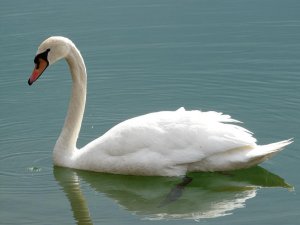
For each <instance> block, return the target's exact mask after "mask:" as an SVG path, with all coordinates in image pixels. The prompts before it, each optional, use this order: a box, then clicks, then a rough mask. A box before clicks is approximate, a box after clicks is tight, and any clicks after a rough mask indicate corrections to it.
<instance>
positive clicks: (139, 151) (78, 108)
mask: <svg viewBox="0 0 300 225" xmlns="http://www.w3.org/2000/svg"><path fill="white" fill-rule="evenodd" d="M62 58H65V59H66V61H67V62H68V65H69V68H70V71H71V75H72V80H73V86H72V95H71V99H70V104H69V109H68V113H67V116H66V119H65V123H64V127H63V129H62V131H61V134H60V136H59V138H58V140H57V142H56V145H55V147H54V151H53V161H54V164H55V165H58V166H63V167H70V168H75V169H82V170H91V171H98V172H108V173H117V174H131V175H159V176H181V175H184V174H186V173H187V172H191V171H225V170H234V169H240V168H247V167H251V166H253V165H256V164H258V163H261V162H262V161H264V160H266V159H268V158H269V157H270V156H272V155H274V154H275V153H277V152H278V151H279V150H281V149H282V148H283V147H285V146H286V145H288V144H290V143H292V140H291V139H289V140H285V141H281V142H277V143H273V144H268V145H261V146H260V145H256V139H255V138H254V137H252V133H251V132H250V131H248V130H246V129H244V128H242V127H240V126H238V125H235V124H233V123H236V122H238V121H237V120H234V119H231V117H230V116H228V115H223V114H222V113H218V112H201V111H198V110H193V111H186V110H185V109H184V108H180V109H178V110H177V111H163V112H156V113H150V114H147V115H143V116H139V117H135V118H132V119H129V120H126V121H124V122H122V123H120V124H118V125H116V126H115V127H113V128H112V129H110V130H109V131H108V132H106V133H105V134H104V135H103V136H101V137H99V138H97V139H96V140H94V141H92V142H90V143H89V144H87V145H86V146H84V147H83V148H82V149H77V148H76V142H77V138H78V135H79V131H80V127H81V122H82V118H83V114H84V107H85V99H86V83H87V74H86V68H85V64H84V61H83V58H82V56H81V54H80V52H79V50H78V49H77V48H76V46H75V45H74V44H73V42H72V41H71V40H69V39H67V38H65V37H50V38H48V39H46V40H45V41H44V42H43V43H42V44H41V45H40V47H39V48H38V51H37V55H36V57H35V59H34V62H35V64H36V65H35V68H34V70H33V72H32V75H31V76H30V78H29V80H28V84H29V85H31V84H32V83H33V82H35V81H36V80H37V79H38V78H39V76H40V75H41V74H42V73H43V72H44V70H45V69H46V68H47V67H48V65H51V64H53V63H55V62H56V61H57V60H59V59H62Z"/></svg>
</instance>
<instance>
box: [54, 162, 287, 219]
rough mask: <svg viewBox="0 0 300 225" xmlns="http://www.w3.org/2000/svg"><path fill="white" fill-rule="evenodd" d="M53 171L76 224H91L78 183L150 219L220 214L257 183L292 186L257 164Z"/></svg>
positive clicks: (231, 208)
mask: <svg viewBox="0 0 300 225" xmlns="http://www.w3.org/2000/svg"><path fill="white" fill-rule="evenodd" d="M53 173H54V176H55V179H56V180H57V182H58V183H59V185H60V186H61V187H62V188H63V190H64V192H65V194H66V196H67V198H68V200H69V202H70V204H71V208H72V212H73V215H74V219H75V220H76V221H77V224H92V220H91V218H90V213H89V209H88V205H87V202H86V201H85V198H84V196H83V195H82V192H81V190H80V182H85V183H87V184H88V185H89V186H90V187H91V188H92V189H94V190H96V191H97V192H99V193H103V194H105V195H106V196H107V197H109V198H111V199H113V200H114V201H115V202H117V203H118V204H119V205H120V206H122V207H123V208H125V209H126V210H127V211H129V212H131V213H132V214H137V215H141V216H143V217H144V218H146V219H153V220H159V219H193V220H199V219H202V218H215V217H220V216H225V215H228V214H232V213H233V211H234V210H235V209H238V208H242V207H244V206H245V203H246V201H247V200H248V199H250V198H253V197H255V196H256V192H257V190H258V189H259V188H263V187H282V188H287V189H292V188H293V187H292V186H290V185H288V184H287V183H285V181H284V179H282V178H281V177H279V176H277V175H275V174H272V173H270V172H268V171H267V170H265V169H263V168H261V167H253V168H250V169H245V170H239V171H234V172H229V173H226V174H223V173H191V174H189V178H187V177H186V178H172V177H141V176H124V175H113V174H104V173H94V172H86V171H78V170H72V169H67V168H60V167H54V170H53ZM182 179H183V180H182ZM100 204H101V203H100Z"/></svg>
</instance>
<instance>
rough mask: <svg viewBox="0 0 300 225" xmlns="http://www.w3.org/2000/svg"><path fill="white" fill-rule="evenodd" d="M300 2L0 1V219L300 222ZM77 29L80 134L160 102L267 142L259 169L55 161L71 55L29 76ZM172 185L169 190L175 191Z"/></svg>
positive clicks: (87, 135)
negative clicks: (111, 169)
mask: <svg viewBox="0 0 300 225" xmlns="http://www.w3.org/2000/svg"><path fill="white" fill-rule="evenodd" d="M299 12H300V1H298V0H286V1H279V0H199V1H196V0H185V1H179V0H172V1H171V0H150V1H149V0H148V1H146V0H114V1H108V0H105V1H103V0H100V1H96V0H94V1H79V0H75V1H58V0H52V1H34V0H28V1H21V0H10V1H2V2H1V3H0V50H1V51H0V76H1V82H0V106H1V111H0V115H1V117H0V119H1V123H0V151H1V152H0V153H1V156H0V224H5V225H6V224H46V225H47V224H49V225H50V224H76V223H78V224H92V223H93V224H130V225H132V224H172V225H173V224H206V225H214V224H231V225H232V224H288V225H294V224H297V223H299V219H300V197H299V195H298V189H299V188H300V179H299V171H300V163H299V160H300V153H299V148H300V144H299V137H300V136H299V133H300V132H299V131H300V128H299V124H300V119H299V116H300V113H299V109H300V90H299V89H300V75H299V72H300V13H299ZM51 35H63V36H67V37H69V38H71V39H72V40H73V41H74V42H75V43H76V44H77V46H78V48H79V49H80V50H81V52H82V54H83V57H84V59H85V61H86V66H87V71H88V96H87V108H86V111H85V116H84V121H83V125H82V131H81V134H80V139H79V145H80V146H83V145H84V144H85V143H88V142H89V141H91V140H93V139H94V138H96V137H98V136H100V135H101V134H103V133H104V132H105V131H107V130H108V129H109V128H110V127H112V126H114V125H115V124H117V123H119V122H121V121H123V120H125V119H127V118H130V117H134V116H137V115H140V114H144V113H147V112H153V111H160V110H175V109H177V108H179V107H181V106H184V107H186V108H187V109H201V110H204V111H206V110H215V111H221V112H224V113H226V114H230V115H232V116H233V117H234V118H235V119H238V120H241V121H243V122H244V126H245V127H246V128H248V129H250V130H251V131H253V132H254V133H255V137H257V139H258V142H259V143H261V144H266V143H270V142H275V141H279V140H283V139H287V138H291V137H294V140H295V142H294V143H293V144H292V145H290V146H289V147H288V148H286V149H285V150H284V151H283V152H281V153H280V154H279V155H277V156H276V157H274V158H272V159H271V160H269V161H267V162H265V163H263V164H261V165H260V167H255V168H252V169H250V170H245V171H237V172H232V173H226V174H220V173H194V174H190V176H191V177H192V178H193V180H192V182H191V183H189V184H188V185H187V186H186V187H185V188H181V186H180V183H181V182H182V181H181V180H180V178H160V177H134V176H119V175H107V174H101V173H90V172H82V171H74V170H69V169H64V168H55V167H53V165H52V149H53V146H54V144H55V141H56V138H57V136H58V134H59V132H60V129H61V127H62V125H63V121H64V116H65V113H66V109H67V104H68V98H69V93H70V87H71V83H70V77H69V74H68V73H69V72H68V69H67V66H66V63H64V62H60V63H58V64H56V65H54V66H52V67H51V68H49V69H48V70H47V71H46V72H45V73H44V74H43V76H42V77H41V78H40V79H39V80H38V81H37V83H35V85H33V86H32V87H29V86H28V85H27V79H28V77H29V75H30V73H31V71H32V68H33V59H34V55H35V52H36V49H37V47H38V45H39V44H40V42H41V41H43V40H44V39H45V38H47V37H48V36H51ZM174 193H175V194H174Z"/></svg>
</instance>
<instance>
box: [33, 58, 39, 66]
mask: <svg viewBox="0 0 300 225" xmlns="http://www.w3.org/2000/svg"><path fill="white" fill-rule="evenodd" d="M34 63H35V69H39V67H40V59H39V58H38V57H35V58H34Z"/></svg>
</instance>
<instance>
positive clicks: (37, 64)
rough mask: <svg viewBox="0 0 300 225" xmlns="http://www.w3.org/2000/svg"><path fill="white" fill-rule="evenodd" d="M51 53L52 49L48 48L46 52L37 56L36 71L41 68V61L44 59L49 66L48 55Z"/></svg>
mask: <svg viewBox="0 0 300 225" xmlns="http://www.w3.org/2000/svg"><path fill="white" fill-rule="evenodd" d="M49 52H50V48H48V49H47V50H46V51H44V52H42V53H40V54H38V55H36V56H35V58H34V63H35V65H36V66H35V69H39V67H40V59H43V60H45V61H46V62H47V64H49V62H48V53H49Z"/></svg>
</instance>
